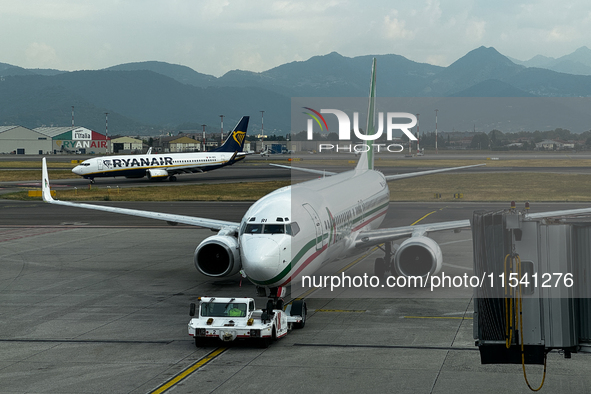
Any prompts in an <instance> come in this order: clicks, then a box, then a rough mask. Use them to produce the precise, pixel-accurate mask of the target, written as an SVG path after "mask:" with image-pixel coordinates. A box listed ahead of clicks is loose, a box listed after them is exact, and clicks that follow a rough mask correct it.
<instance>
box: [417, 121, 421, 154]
mask: <svg viewBox="0 0 591 394" xmlns="http://www.w3.org/2000/svg"><path fill="white" fill-rule="evenodd" d="M419 115H420V114H417V153H421V147H420V145H419V142H420V141H421V133H420V132H419Z"/></svg>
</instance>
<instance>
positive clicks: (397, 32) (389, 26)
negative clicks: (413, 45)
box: [384, 12, 414, 40]
mask: <svg viewBox="0 0 591 394" xmlns="http://www.w3.org/2000/svg"><path fill="white" fill-rule="evenodd" d="M392 14H393V15H392V16H391V15H386V16H385V17H384V29H385V33H386V37H388V38H390V39H393V40H397V39H411V38H413V37H414V33H413V32H412V31H410V30H408V29H406V27H405V26H406V22H405V21H403V20H399V19H398V18H397V14H398V13H397V12H393V13H392Z"/></svg>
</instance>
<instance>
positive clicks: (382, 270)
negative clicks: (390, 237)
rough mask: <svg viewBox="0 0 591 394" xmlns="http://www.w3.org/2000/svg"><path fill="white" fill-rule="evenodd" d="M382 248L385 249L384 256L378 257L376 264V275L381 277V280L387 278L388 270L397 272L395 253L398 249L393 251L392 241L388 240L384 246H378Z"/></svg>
mask: <svg viewBox="0 0 591 394" xmlns="http://www.w3.org/2000/svg"><path fill="white" fill-rule="evenodd" d="M378 248H380V249H381V250H383V251H384V257H383V258H380V257H378V258H377V259H376V261H375V264H374V275H375V276H377V277H378V278H380V280H383V279H385V277H386V272H391V273H395V269H394V263H393V262H394V253H395V252H396V251H392V249H393V248H392V242H386V243H385V244H384V247H382V246H378Z"/></svg>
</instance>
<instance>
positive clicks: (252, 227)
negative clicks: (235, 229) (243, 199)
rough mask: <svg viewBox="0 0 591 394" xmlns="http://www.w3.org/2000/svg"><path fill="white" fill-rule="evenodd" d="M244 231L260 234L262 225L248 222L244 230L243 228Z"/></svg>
mask: <svg viewBox="0 0 591 394" xmlns="http://www.w3.org/2000/svg"><path fill="white" fill-rule="evenodd" d="M244 232H245V233H246V234H262V233H263V225H262V224H253V223H249V224H247V225H246V230H244Z"/></svg>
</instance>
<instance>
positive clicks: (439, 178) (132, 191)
mask: <svg viewBox="0 0 591 394" xmlns="http://www.w3.org/2000/svg"><path fill="white" fill-rule="evenodd" d="M289 184H290V181H274V182H241V183H231V184H230V183H226V184H210V185H187V186H160V187H133V188H122V189H117V188H110V189H108V188H104V187H101V188H98V187H96V186H93V187H92V189H91V190H88V189H86V188H85V189H79V190H58V191H57V196H56V198H57V199H60V200H70V201H73V200H80V201H99V200H100V201H102V200H111V201H256V200H258V199H259V198H261V197H263V196H264V195H266V194H268V193H270V192H272V191H273V190H276V189H278V188H280V187H283V186H287V185H289ZM389 187H390V200H391V201H427V202H428V201H455V199H454V194H456V193H462V194H463V199H462V200H460V201H511V200H515V201H532V202H533V201H591V175H584V174H551V173H530V172H527V173H525V172H515V173H483V174H452V173H449V174H435V175H428V176H424V177H417V178H411V179H403V180H399V181H393V182H389ZM435 193H440V194H441V199H436V198H435V197H434V194H435ZM2 198H6V199H20V200H38V199H39V198H32V197H28V196H27V192H20V193H13V194H7V195H2Z"/></svg>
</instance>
